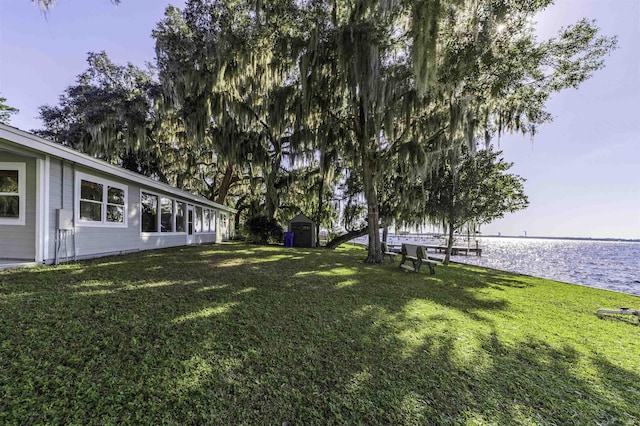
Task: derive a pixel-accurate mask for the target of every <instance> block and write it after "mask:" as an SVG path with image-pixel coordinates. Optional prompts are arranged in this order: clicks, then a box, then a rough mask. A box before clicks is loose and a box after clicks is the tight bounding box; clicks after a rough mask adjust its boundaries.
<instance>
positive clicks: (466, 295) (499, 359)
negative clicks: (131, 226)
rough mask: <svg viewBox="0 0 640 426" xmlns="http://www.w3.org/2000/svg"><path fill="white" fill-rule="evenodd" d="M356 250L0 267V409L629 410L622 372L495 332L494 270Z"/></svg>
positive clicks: (207, 249)
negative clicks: (409, 262)
mask: <svg viewBox="0 0 640 426" xmlns="http://www.w3.org/2000/svg"><path fill="white" fill-rule="evenodd" d="M357 257H358V256H357V255H351V254H349V253H346V254H344V255H341V254H336V253H327V252H324V251H322V250H285V249H283V248H278V247H264V248H262V247H257V246H247V245H242V244H236V245H229V246H204V247H192V248H185V249H172V250H167V251H165V250H162V251H157V252H151V253H144V254H143V253H141V254H136V255H133V256H126V257H113V258H106V259H101V260H96V261H91V262H83V263H80V264H77V265H68V266H67V267H62V268H58V269H50V270H48V271H45V270H43V271H45V272H41V271H33V272H31V271H29V272H27V271H23V272H18V273H12V274H10V275H0V277H1V279H0V283H1V286H2V287H1V288H2V291H3V293H2V295H3V299H2V305H1V306H2V315H0V321H2V324H1V325H2V328H1V329H0V337H2V339H0V341H2V342H3V343H2V347H1V349H0V354H1V355H2V356H0V367H1V369H2V371H6V372H7V373H6V375H5V376H3V379H2V381H0V387H1V389H0V391H2V394H3V395H4V396H3V397H2V401H1V402H0V407H1V408H3V409H2V410H0V412H1V413H2V414H0V423H14V422H17V421H18V420H19V421H20V422H24V423H47V422H54V421H56V419H57V420H58V421H62V422H65V423H83V424H104V423H169V424H233V423H236V424H237V423H248V424H256V423H270V424H276V423H277V424H282V423H284V422H289V423H291V424H314V423H315V424H318V423H320V424H326V423H343V424H352V423H366V424H381V423H382V424H416V423H422V424H432V423H465V422H472V421H474V420H475V421H478V422H481V421H484V422H487V423H503V424H513V423H562V424H571V423H593V422H595V421H599V422H606V421H610V420H611V419H613V416H614V414H615V413H622V414H623V416H620V415H619V414H618V417H617V418H618V419H619V420H621V419H622V420H623V421H624V420H626V419H627V418H629V419H631V421H630V422H629V423H632V422H633V421H634V420H635V421H637V419H638V417H639V416H640V415H639V414H638V408H637V406H636V405H634V404H633V402H634V398H636V396H635V395H633V394H629V395H625V394H623V393H620V392H618V391H614V389H615V388H616V386H615V385H616V383H619V382H620V381H621V378H622V377H627V378H628V380H631V381H633V382H635V383H638V379H639V377H638V374H637V373H635V372H633V371H630V370H627V369H624V368H620V367H618V366H615V365H613V364H612V363H611V362H610V361H608V360H607V359H606V358H602V359H598V358H596V359H595V361H594V360H593V359H592V358H589V357H587V356H585V355H584V354H583V353H580V352H579V351H578V350H577V349H575V348H573V347H571V346H568V345H566V346H558V345H551V344H549V343H547V342H546V341H544V340H541V339H539V338H537V337H535V336H530V337H529V338H527V339H526V340H524V341H518V340H509V339H505V338H501V337H499V336H500V332H498V331H496V325H495V321H494V320H493V318H495V313H499V312H503V311H506V310H509V309H510V306H509V303H508V302H507V301H506V300H505V299H501V298H496V297H489V295H487V294H486V293H485V292H486V291H490V290H492V287H491V286H492V285H494V284H495V283H496V281H497V279H498V278H499V277H495V276H492V275H491V274H487V275H486V276H483V275H482V274H477V275H475V276H473V277H468V274H467V273H465V272H464V271H460V270H457V269H451V270H445V269H444V268H439V270H438V273H437V275H436V276H435V277H432V276H429V275H427V274H422V273H420V274H409V273H403V271H400V270H398V269H397V267H392V266H390V265H389V266H378V267H371V266H366V265H362V264H361V263H359V262H357V261H354V259H356V258H357ZM441 269H442V270H441ZM34 277H35V278H34ZM32 281H33V282H32ZM509 287H510V286H509ZM105 290H106V291H105ZM510 291H518V289H517V288H512V289H510ZM18 294H25V296H24V297H20V298H18V297H15V298H12V297H11V296H12V295H18ZM580 363H591V364H592V365H593V369H594V370H595V371H596V372H599V373H600V374H601V375H602V376H603V378H601V381H602V382H604V383H607V385H606V386H598V385H596V384H594V383H592V382H590V377H589V376H588V375H585V374H584V373H582V372H580V371H579V370H577V369H576V368H575V365H576V364H580ZM622 383H627V380H626V379H625V381H623V382H622Z"/></svg>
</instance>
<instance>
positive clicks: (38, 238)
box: [34, 155, 50, 263]
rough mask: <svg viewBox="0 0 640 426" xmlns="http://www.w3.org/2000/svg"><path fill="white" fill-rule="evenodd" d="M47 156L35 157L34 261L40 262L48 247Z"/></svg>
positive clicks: (45, 256) (44, 257) (42, 260)
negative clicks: (42, 157)
mask: <svg viewBox="0 0 640 426" xmlns="http://www.w3.org/2000/svg"><path fill="white" fill-rule="evenodd" d="M49 164H50V163H49V156H48V155H47V156H45V158H44V159H40V158H37V159H36V218H35V220H36V229H35V241H34V243H35V253H36V259H35V260H36V262H38V263H42V262H44V260H45V259H46V258H47V252H48V248H49V232H48V230H49V214H48V213H49V209H48V206H49V179H48V176H49Z"/></svg>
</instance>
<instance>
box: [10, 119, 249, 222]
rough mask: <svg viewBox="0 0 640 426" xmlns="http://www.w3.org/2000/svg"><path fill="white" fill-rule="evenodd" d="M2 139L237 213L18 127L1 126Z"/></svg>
mask: <svg viewBox="0 0 640 426" xmlns="http://www.w3.org/2000/svg"><path fill="white" fill-rule="evenodd" d="M0 139H4V140H5V141H7V142H9V143H10V144H15V145H18V146H20V147H22V148H27V149H29V150H31V151H36V152H41V153H44V154H47V155H51V156H54V157H57V158H61V159H64V160H67V161H71V162H73V163H76V164H80V165H83V166H85V167H88V168H91V169H94V170H98V171H100V172H103V173H108V174H110V175H112V176H116V177H119V178H122V179H126V180H128V181H131V182H135V183H138V184H140V185H144V186H146V187H149V188H154V189H157V190H160V191H165V192H169V193H171V194H174V195H177V196H180V197H182V198H184V199H187V200H191V201H194V202H198V203H200V204H204V205H208V206H211V207H215V208H218V209H220V210H226V211H228V212H231V213H236V212H237V210H235V209H232V208H231V207H227V206H223V205H222V204H218V203H215V202H213V201H211V200H208V199H206V198H204V197H201V196H199V195H195V194H192V193H190V192H187V191H183V190H182V189H178V188H175V187H173V186H171V185H167V184H165V183H162V182H158V181H156V180H153V179H151V178H148V177H146V176H143V175H141V174H138V173H135V172H132V171H130V170H126V169H123V168H122V167H120V166H116V165H113V164H110V163H107V162H106V161H103V160H99V159H97V158H94V157H91V156H89V155H87V154H83V153H81V152H78V151H75V150H73V149H71V148H68V147H66V146H63V145H60V144H57V143H54V142H51V141H48V140H46V139H44V138H41V137H39V136H36V135H34V134H32V133H29V132H25V131H24V130H20V129H18V128H16V127H12V126H7V125H6V124H2V123H0Z"/></svg>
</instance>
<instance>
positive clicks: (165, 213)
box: [160, 197, 173, 232]
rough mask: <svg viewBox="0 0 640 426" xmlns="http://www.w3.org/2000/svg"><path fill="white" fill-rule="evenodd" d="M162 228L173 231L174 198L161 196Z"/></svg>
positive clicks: (164, 230) (162, 229)
mask: <svg viewBox="0 0 640 426" xmlns="http://www.w3.org/2000/svg"><path fill="white" fill-rule="evenodd" d="M160 230H161V231H162V232H173V200H172V199H170V198H165V197H162V198H160Z"/></svg>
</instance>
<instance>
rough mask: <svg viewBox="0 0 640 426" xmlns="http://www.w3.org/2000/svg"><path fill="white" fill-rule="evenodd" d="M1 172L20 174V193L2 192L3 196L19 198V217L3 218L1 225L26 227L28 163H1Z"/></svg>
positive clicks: (0, 220) (0, 221)
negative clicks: (8, 171) (10, 171)
mask: <svg viewBox="0 0 640 426" xmlns="http://www.w3.org/2000/svg"><path fill="white" fill-rule="evenodd" d="M0 170H15V171H17V172H18V192H17V194H16V193H14V192H6V193H5V192H0V195H2V196H10V197H15V196H16V195H17V196H18V210H19V213H18V217H17V218H8V217H1V218H0V225H18V226H24V225H25V223H26V216H27V163H24V162H19V161H12V162H2V163H0Z"/></svg>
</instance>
